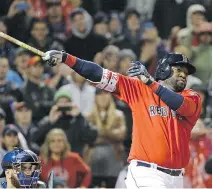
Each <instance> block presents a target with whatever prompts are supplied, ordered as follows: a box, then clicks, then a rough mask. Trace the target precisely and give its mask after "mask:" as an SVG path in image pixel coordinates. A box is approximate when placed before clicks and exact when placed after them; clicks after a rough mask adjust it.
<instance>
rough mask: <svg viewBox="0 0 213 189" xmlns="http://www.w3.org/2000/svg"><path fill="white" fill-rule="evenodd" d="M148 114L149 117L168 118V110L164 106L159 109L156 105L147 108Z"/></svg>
mask: <svg viewBox="0 0 213 189" xmlns="http://www.w3.org/2000/svg"><path fill="white" fill-rule="evenodd" d="M149 114H150V116H157V115H159V116H162V117H166V116H168V109H167V107H165V106H163V107H160V106H156V105H151V106H150V107H149Z"/></svg>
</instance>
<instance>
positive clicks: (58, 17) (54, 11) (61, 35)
mask: <svg viewBox="0 0 213 189" xmlns="http://www.w3.org/2000/svg"><path fill="white" fill-rule="evenodd" d="M46 5H47V17H46V20H47V23H48V24H49V27H50V32H51V33H52V34H53V36H54V37H55V38H57V39H60V40H61V41H65V40H66V38H67V36H66V33H67V29H68V28H67V25H66V22H65V18H64V17H63V11H62V6H61V1H60V0H58V1H47V0H46ZM67 34H68V33H67Z"/></svg>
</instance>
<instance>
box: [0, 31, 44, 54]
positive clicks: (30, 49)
mask: <svg viewBox="0 0 213 189" xmlns="http://www.w3.org/2000/svg"><path fill="white" fill-rule="evenodd" d="M0 37H2V38H4V39H6V40H8V41H10V42H12V43H15V44H16V45H18V46H20V47H22V48H25V49H27V50H29V51H31V52H33V53H35V54H37V55H39V56H45V53H44V52H42V51H40V50H38V49H36V48H34V47H31V46H30V45H28V44H26V43H24V42H21V41H19V40H18V39H15V38H13V37H11V36H9V35H7V34H5V33H3V32H1V31H0Z"/></svg>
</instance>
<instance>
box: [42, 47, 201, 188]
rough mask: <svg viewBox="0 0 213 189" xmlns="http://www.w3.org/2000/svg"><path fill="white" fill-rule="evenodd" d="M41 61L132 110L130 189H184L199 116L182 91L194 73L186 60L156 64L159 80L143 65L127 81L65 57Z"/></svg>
mask: <svg viewBox="0 0 213 189" xmlns="http://www.w3.org/2000/svg"><path fill="white" fill-rule="evenodd" d="M43 59H44V60H45V61H46V62H47V63H48V64H49V65H50V66H55V65H57V64H60V63H65V64H66V65H68V66H69V67H70V68H72V69H73V70H74V71H76V72H77V73H78V74H80V75H81V76H83V77H85V78H86V79H87V80H89V81H91V82H93V84H94V85H95V86H96V87H98V88H101V89H103V90H106V91H109V92H112V93H113V94H114V95H115V96H116V97H117V98H119V99H121V100H123V101H125V102H126V103H127V104H128V105H129V107H130V108H131V110H132V115H133V133H132V145H131V150H130V154H129V157H128V162H129V163H130V164H129V167H128V173H127V178H126V185H127V188H131V189H133V188H144V187H162V188H183V175H184V167H185V166H186V165H187V164H188V161H189V140H190V132H191V130H192V128H193V126H194V125H195V123H196V121H197V119H198V118H199V115H200V112H201V99H200V96H199V95H198V94H197V93H196V92H195V91H193V90H190V89H188V90H184V89H185V86H186V82H187V76H188V75H189V74H193V73H195V71H196V69H195V67H194V66H193V65H192V64H190V62H189V60H188V58H187V57H185V56H184V55H182V54H174V53H170V54H168V55H166V56H165V57H164V58H163V59H162V60H160V61H159V62H158V66H157V70H156V77H155V79H154V78H152V77H151V76H150V75H149V73H148V72H147V70H146V68H145V66H144V65H143V64H142V63H140V62H133V63H132V67H130V68H129V70H128V77H126V76H123V75H121V74H119V73H115V72H112V71H110V70H107V69H103V68H102V67H100V66H99V65H97V64H95V63H93V62H90V61H86V60H82V59H79V58H77V57H75V56H72V55H70V54H67V53H65V52H60V51H55V50H52V51H48V52H46V53H45V56H44V57H43Z"/></svg>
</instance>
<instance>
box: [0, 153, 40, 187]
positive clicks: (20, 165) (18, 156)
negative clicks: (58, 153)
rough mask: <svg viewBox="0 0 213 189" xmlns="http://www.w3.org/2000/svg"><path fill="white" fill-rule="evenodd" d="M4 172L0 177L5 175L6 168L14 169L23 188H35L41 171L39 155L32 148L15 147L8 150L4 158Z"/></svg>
mask: <svg viewBox="0 0 213 189" xmlns="http://www.w3.org/2000/svg"><path fill="white" fill-rule="evenodd" d="M1 165H2V169H3V172H2V174H1V175H0V177H5V171H6V169H12V170H13V171H14V174H15V175H17V179H18V182H19V184H20V186H21V188H35V187H36V185H37V182H38V179H39V175H40V173H41V165H40V160H39V158H38V156H37V155H36V154H35V153H34V152H32V151H30V150H22V149H15V150H13V151H10V152H8V153H7V154H6V155H5V156H4V157H3V160H2V163H1Z"/></svg>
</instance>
